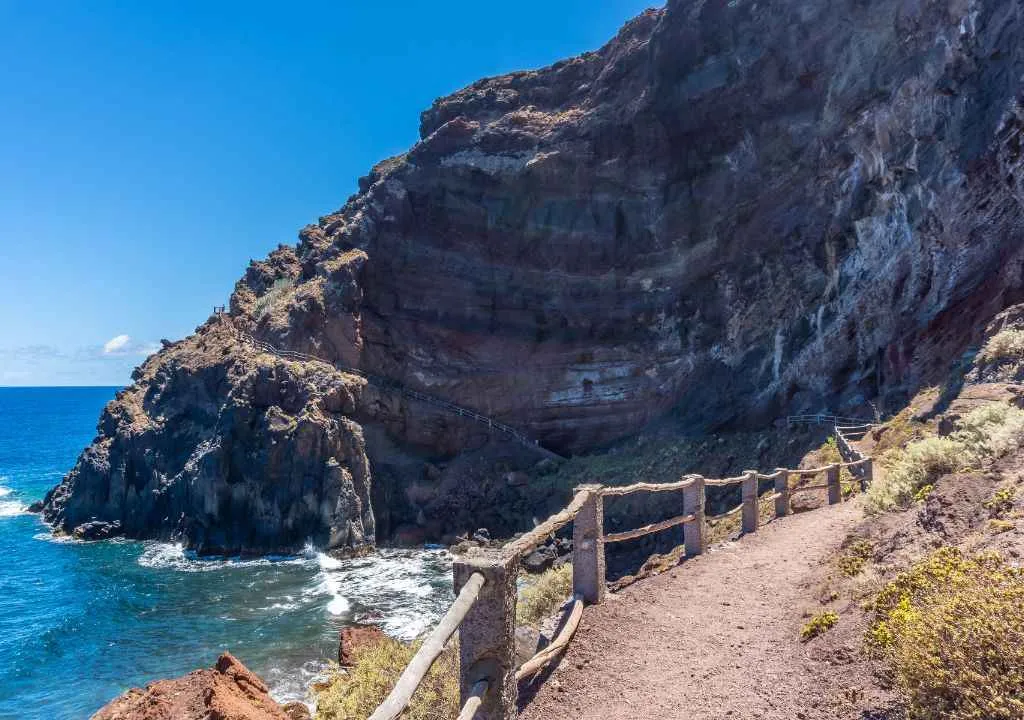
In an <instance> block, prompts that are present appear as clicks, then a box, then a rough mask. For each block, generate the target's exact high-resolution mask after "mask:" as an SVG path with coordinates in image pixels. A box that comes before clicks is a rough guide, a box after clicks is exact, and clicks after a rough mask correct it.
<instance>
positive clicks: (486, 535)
mask: <svg viewBox="0 0 1024 720" xmlns="http://www.w3.org/2000/svg"><path fill="white" fill-rule="evenodd" d="M473 541H474V542H478V543H481V544H483V545H486V544H487V543H489V542H490V541H491V533H490V531H488V530H487V528H479V529H477V531H476V532H475V533H473Z"/></svg>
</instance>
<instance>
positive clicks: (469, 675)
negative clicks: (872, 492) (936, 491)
mask: <svg viewBox="0 0 1024 720" xmlns="http://www.w3.org/2000/svg"><path fill="white" fill-rule="evenodd" d="M869 428H870V426H868V425H862V426H856V427H854V426H837V427H836V442H837V444H838V446H839V448H840V453H841V454H842V457H843V459H844V461H843V462H842V463H834V464H830V465H826V466H823V467H818V468H810V469H796V470H791V469H788V468H778V469H776V470H775V471H774V472H772V473H769V474H763V473H760V472H758V471H757V470H748V471H746V472H744V473H743V474H742V475H738V476H736V477H731V478H723V479H709V478H705V477H702V476H701V475H687V476H684V477H683V478H682V479H680V480H678V481H676V482H671V483H646V482H640V483H635V484H633V485H626V486H618V487H615V486H604V485H580V486H579V487H577V488H576V490H575V493H574V494H573V498H572V500H571V501H570V503H569V504H568V505H567V506H566V507H565V508H564V509H562V510H560V511H558V512H557V513H555V514H554V515H552V516H551V517H549V518H548V519H547V520H545V521H544V522H543V523H540V524H539V525H538V526H537V527H535V528H534V529H533V530H531V531H530V532H528V533H526V534H524V535H522V536H520V537H518V538H516V539H514V540H512V541H511V542H509V543H507V544H506V545H505V546H504V547H502V548H475V549H474V550H473V551H472V552H471V553H469V554H466V555H463V556H460V557H457V558H456V559H455V563H454V575H455V589H456V591H457V593H458V595H457V597H456V600H455V602H454V604H453V605H452V607H451V609H450V610H449V611H448V612H447V613H446V614H445V616H444V618H443V619H442V620H441V622H440V623H439V624H438V626H437V627H436V628H435V629H434V631H433V632H432V633H431V635H430V637H429V638H428V639H427V640H426V642H424V643H423V645H422V646H421V647H420V649H419V650H418V651H417V652H416V655H415V656H414V657H413V659H412V661H411V662H410V663H409V666H408V667H407V668H406V669H405V671H404V672H403V673H402V675H401V677H400V678H399V680H398V682H397V683H396V685H395V687H394V689H393V690H392V691H391V693H390V694H389V695H388V697H387V699H386V700H385V701H384V702H383V703H382V704H381V705H380V706H379V707H378V708H377V710H376V711H375V712H374V713H373V715H371V716H370V720H395V718H398V717H399V715H401V713H402V711H403V710H404V709H405V708H406V706H407V705H408V703H409V700H410V699H411V698H412V695H413V693H414V692H415V690H416V688H417V687H418V686H419V684H420V683H421V682H422V681H423V678H424V677H425V676H426V673H427V671H428V670H429V669H430V666H431V665H432V664H433V662H434V661H435V660H436V659H437V657H438V655H440V653H441V650H442V649H443V647H444V645H445V643H446V642H448V640H449V639H450V638H451V637H452V635H454V633H455V631H456V629H458V631H459V674H460V691H461V699H462V710H461V712H460V713H459V716H458V720H472V719H474V718H475V719H476V720H512V718H515V717H516V700H517V696H518V683H519V682H520V681H522V680H525V679H527V678H530V677H532V676H534V675H536V674H537V673H538V672H540V671H541V670H542V669H543V668H545V667H546V666H547V665H548V664H549V663H550V662H551V661H552V660H555V659H556V658H558V657H559V656H560V655H561V654H562V652H564V650H565V648H566V647H567V646H568V644H569V641H570V640H571V639H572V636H573V635H574V634H575V632H576V629H577V627H578V626H579V623H580V619H581V618H582V615H583V606H584V604H596V603H600V602H602V601H603V600H604V595H605V545H606V544H607V543H615V542H622V541H625V540H632V539H634V538H638V537H642V536H644V535H648V534H650V533H655V532H660V531H662V530H666V529H668V528H672V527H677V526H679V525H682V526H683V543H684V546H685V550H686V556H687V557H693V556H696V555H700V554H702V553H703V552H704V551H705V550H706V549H707V528H708V523H709V522H712V521H716V520H720V519H722V518H726V517H730V516H732V515H735V514H737V513H742V519H741V528H742V531H743V533H745V534H746V533H755V532H757V530H758V527H759V525H760V523H761V502H762V501H764V500H766V499H768V500H774V517H776V518H778V517H783V516H785V515H788V514H789V513H790V499H791V498H792V496H793V495H794V494H795V493H798V492H805V491H809V490H827V491H828V501H829V504H835V503H839V502H841V501H842V499H843V487H842V484H841V471H842V470H843V469H844V468H845V469H846V470H848V471H849V472H850V474H851V475H852V476H853V477H855V478H859V479H860V485H861V488H862V489H863V488H865V487H867V484H868V483H870V481H871V477H872V460H871V458H870V457H865V456H864V455H863V454H862V453H861V452H860V451H859V450H857V449H856V448H854V447H853V446H852V445H851V444H850V443H851V440H853V439H855V438H854V437H853V436H858V437H863V435H864V434H865V433H866V432H867V431H868V429H869ZM818 475H824V476H825V481H824V482H823V483H819V484H813V483H812V484H802V485H799V486H797V487H794V486H793V484H792V481H793V480H794V479H797V480H799V479H807V478H814V477H816V476H818ZM763 481H770V482H772V483H774V490H773V491H772V492H771V493H766V494H765V495H762V494H761V493H760V492H759V489H760V485H761V483H762V482H763ZM737 485H738V486H740V487H741V488H742V492H741V498H742V502H741V503H740V504H739V505H738V506H736V507H735V508H733V509H731V510H729V511H727V512H725V513H722V514H721V515H717V516H715V517H710V518H709V517H706V516H705V492H706V489H707V488H708V487H730V486H737ZM635 493H682V503H681V512H680V514H679V515H676V516H674V517H671V518H669V519H667V520H662V521H661V522H656V523H651V524H649V525H644V526H643V527H639V528H635V529H632V530H624V531H620V532H614V533H607V534H606V533H605V532H604V500H605V498H616V497H623V496H628V495H633V494H635ZM570 522H571V523H573V529H572V540H573V544H572V548H573V549H572V586H573V597H572V605H571V608H570V612H569V615H568V619H567V620H566V622H565V624H564V625H563V627H562V630H561V631H560V632H559V634H558V636H557V637H556V638H555V639H554V640H553V641H552V642H551V644H550V645H548V646H547V647H546V648H544V649H543V650H541V651H540V652H538V653H537V654H536V655H534V656H533V657H532V658H531V659H529V660H527V661H526V662H525V663H523V664H522V665H521V666H520V667H518V668H517V667H516V655H515V618H516V596H517V593H516V577H517V574H518V571H519V565H520V560H521V558H522V557H523V556H524V555H526V554H527V553H529V552H532V551H533V550H534V549H535V548H536V547H537V546H538V545H541V544H543V543H545V542H547V540H548V539H549V538H550V537H551V536H552V535H553V534H554V533H556V532H558V531H559V530H561V529H562V528H563V527H565V526H566V525H568V524H569V523H570Z"/></svg>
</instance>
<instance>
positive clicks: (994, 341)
mask: <svg viewBox="0 0 1024 720" xmlns="http://www.w3.org/2000/svg"><path fill="white" fill-rule="evenodd" d="M1021 359H1024V330H1021V329H1018V328H1006V329H1005V330H1000V331H999V332H998V333H996V334H995V335H993V336H992V337H990V338H989V339H988V342H986V343H985V346H984V347H982V348H981V351H980V352H979V353H978V358H977V360H978V361H979V362H983V363H994V362H1002V361H1003V360H1021Z"/></svg>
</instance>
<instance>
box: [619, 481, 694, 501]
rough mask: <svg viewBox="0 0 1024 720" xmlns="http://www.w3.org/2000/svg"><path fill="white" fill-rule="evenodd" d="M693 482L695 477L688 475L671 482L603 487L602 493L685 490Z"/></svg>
mask: <svg viewBox="0 0 1024 720" xmlns="http://www.w3.org/2000/svg"><path fill="white" fill-rule="evenodd" d="M693 483H694V479H693V477H692V476H687V477H686V478H684V479H682V480H677V481H676V482H670V483H646V482H639V483H633V484H632V485H622V486H619V487H614V486H612V487H603V488H601V495H603V496H605V497H608V496H610V495H632V494H633V493H635V492H669V491H672V490H685V489H686V488H688V487H690V486H691V485H693Z"/></svg>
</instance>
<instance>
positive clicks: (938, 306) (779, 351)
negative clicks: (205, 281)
mask: <svg viewBox="0 0 1024 720" xmlns="http://www.w3.org/2000/svg"><path fill="white" fill-rule="evenodd" d="M1021 40H1022V28H1021V10H1020V7H1019V5H1018V4H1017V3H1014V2H987V3H978V2H974V3H969V2H939V3H936V2H930V3H923V2H897V1H895V0H875V1H874V2H863V1H861V0H858V1H857V2H852V1H851V2H842V1H840V2H830V3H824V2H756V3H755V2H734V3H724V2H701V3H698V2H672V3H669V5H668V7H667V8H666V9H665V10H664V11H656V12H654V11H652V12H648V13H646V14H644V15H642V16H640V17H639V18H637V19H635V20H634V21H632V22H631V23H629V24H628V25H627V26H626V27H625V28H624V29H623V30H622V31H621V32H620V34H619V35H618V36H617V37H616V38H615V39H614V40H613V41H612V42H610V43H609V44H608V45H607V46H605V47H604V48H602V49H601V50H599V51H598V52H595V53H591V54H587V55H584V56H581V57H578V58H574V59H572V60H567V61H564V62H562V63H558V64H556V65H554V66H552V67H550V68H545V69H543V70H540V71H535V72H524V73H516V74H512V75H507V76H503V77H499V78H493V79H488V80H482V81H480V82H478V83H476V84H474V85H472V86H470V87H468V88H466V89H464V90H462V91H460V92H458V93H455V94H454V95H452V96H450V97H447V98H443V99H440V100H438V101H437V102H435V103H434V105H433V106H432V107H431V108H430V109H429V110H427V111H426V112H424V113H423V116H422V120H421V135H422V138H423V139H422V140H421V141H420V142H419V143H418V144H417V145H415V146H414V147H413V148H412V149H411V150H410V151H409V152H408V153H407V154H406V155H404V156H401V157H398V158H394V159H392V160H389V161H387V162H385V163H382V164H381V165H380V166H378V167H377V168H375V170H374V172H373V173H371V175H370V176H368V177H367V178H364V179H363V180H362V182H361V192H360V193H359V194H358V195H356V196H354V197H353V198H351V199H350V200H349V202H348V203H347V204H346V205H345V207H344V208H343V209H342V210H340V211H338V212H337V213H333V214H331V215H328V216H326V217H324V218H322V220H321V221H320V223H319V224H318V225H317V226H313V227H309V228H306V229H305V230H304V231H303V233H302V243H301V244H300V246H299V248H298V250H297V253H296V263H295V266H296V269H295V272H296V273H297V275H296V280H297V281H298V282H299V283H300V287H301V284H303V283H304V284H309V283H324V285H323V287H324V288H328V289H332V292H330V293H328V292H327V291H325V292H324V293H320V294H319V295H320V296H323V295H327V294H330V295H331V297H325V298H324V300H323V303H322V306H320V305H318V306H316V307H308V306H307V307H293V308H292V311H291V313H290V314H289V316H288V318H287V320H286V321H285V322H282V323H280V324H277V325H271V324H270V323H267V327H266V330H267V331H268V332H270V333H271V334H276V336H277V337H279V338H280V339H281V340H282V341H287V342H289V343H292V344H294V345H297V346H300V347H304V348H306V349H310V350H316V351H318V352H326V353H328V354H330V355H332V356H335V357H339V358H345V359H347V360H348V361H349V362H351V363H353V364H358V365H359V366H361V367H364V368H372V369H374V370H375V371H378V372H381V373H383V374H386V375H388V376H390V377H395V378H401V379H402V380H403V381H404V382H406V383H408V384H410V385H412V386H415V387H419V388H423V389H427V390H430V391H431V392H435V393H437V394H441V395H444V396H445V397H450V398H454V399H457V400H458V401H460V402H462V403H465V404H467V405H470V406H472V407H475V408H480V409H482V410H485V411H487V412H489V413H491V414H493V415H496V416H498V417H500V418H503V419H506V420H508V421H510V422H515V423H518V424H519V425H521V426H522V427H524V428H528V429H529V430H530V431H531V432H532V433H533V434H535V435H536V436H537V437H539V438H542V439H544V440H545V441H546V442H548V443H549V444H551V445H552V446H554V447H557V448H561V449H564V450H583V449H586V448H590V447H593V446H595V445H599V444H601V443H605V442H607V441H609V440H612V439H614V438H617V437H620V436H623V435H627V434H629V433H633V432H635V431H637V430H638V429H640V428H642V427H643V426H644V424H645V423H647V422H649V421H650V420H652V419H654V418H657V417H659V416H660V415H662V414H664V413H666V412H669V411H671V410H675V411H677V412H678V413H680V414H681V415H682V416H683V418H684V419H685V420H687V421H689V422H690V423H691V424H692V425H693V426H694V427H705V426H707V425H713V424H721V423H728V422H732V421H737V420H743V421H745V422H750V421H752V422H757V421H760V420H764V419H768V418H771V417H774V416H775V415H777V414H780V413H783V412H786V411H787V410H793V411H797V410H808V409H819V408H824V407H830V408H840V409H841V408H843V407H847V406H854V405H857V404H859V403H861V402H862V401H863V400H864V399H867V398H871V397H874V396H876V395H878V394H879V393H880V392H884V391H887V390H891V389H893V388H897V389H898V388H900V387H902V386H904V385H907V384H908V383H909V384H913V383H914V382H916V381H917V380H918V379H919V376H920V375H921V374H922V372H923V367H922V365H923V361H924V360H927V357H920V355H921V353H919V352H918V349H919V347H921V343H922V342H924V343H925V347H926V348H930V347H931V345H930V341H929V340H928V339H927V338H922V336H921V333H922V331H923V330H926V329H927V328H929V326H930V325H931V324H932V323H933V322H935V321H936V320H937V319H938V320H940V322H941V319H942V317H941V316H942V314H943V313H944V312H946V311H949V310H951V309H955V308H957V307H959V306H960V304H962V303H965V302H968V303H970V302H972V298H973V297H974V295H975V293H976V292H979V291H981V292H982V293H983V294H984V295H985V298H986V299H988V298H992V297H995V296H997V295H999V294H1000V293H1002V292H1004V291H1006V290H1008V289H1012V290H1015V289H1016V288H1017V287H1018V286H1019V285H1020V258H1019V256H1018V252H1017V251H1018V247H1019V245H1020V218H1021V213H1020V203H1021V199H1022V194H1021V190H1020V188H1019V186H1018V182H1017V176H1018V175H1019V165H1020V157H1019V146H1020V140H1019V138H1018V136H1017V133H1018V132H1019V127H1020V124H1021V118H1020V108H1019V107H1018V97H1019V94H1020V90H1021V82H1020V81H1021V77H1022V75H1024V54H1022V50H1021V48H1022V47H1024V46H1022V43H1021V42H1020V41H1021ZM346 253H347V254H349V255H350V257H351V258H352V260H351V261H350V262H348V263H346V262H345V261H344V260H343V258H344V257H345V255H346ZM356 266H357V267H356ZM339 274H340V275H343V277H342V278H340V279H338V275H339ZM253 289H254V290H256V291H257V292H259V291H261V290H262V288H261V287H260V286H259V283H257V284H256V286H255V287H254V288H253ZM245 293H246V290H245V289H242V290H241V291H240V295H241V294H245ZM974 300H976V298H974ZM243 306H244V304H243V303H238V304H237V305H236V307H237V309H238V310H241V309H242V308H243ZM925 355H930V352H929V353H925Z"/></svg>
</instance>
